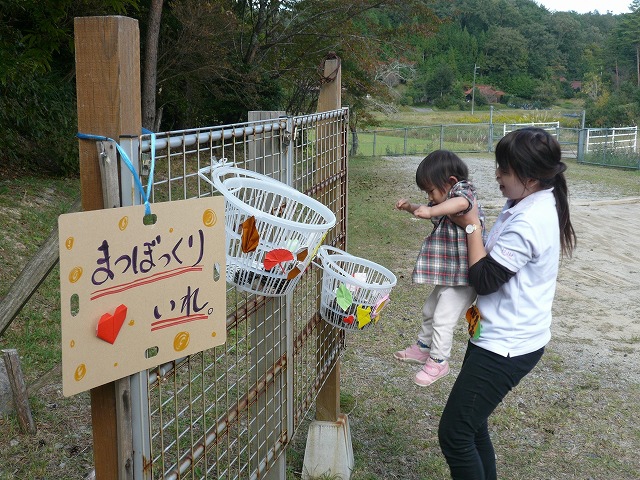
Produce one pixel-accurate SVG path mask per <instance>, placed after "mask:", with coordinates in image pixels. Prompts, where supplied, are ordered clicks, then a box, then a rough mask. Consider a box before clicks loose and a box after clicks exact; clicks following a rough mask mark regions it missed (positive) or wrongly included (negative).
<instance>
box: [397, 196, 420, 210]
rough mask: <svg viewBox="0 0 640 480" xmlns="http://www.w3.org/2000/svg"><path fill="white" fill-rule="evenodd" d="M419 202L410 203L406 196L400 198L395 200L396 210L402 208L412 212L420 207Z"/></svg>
mask: <svg viewBox="0 0 640 480" xmlns="http://www.w3.org/2000/svg"><path fill="white" fill-rule="evenodd" d="M421 206H422V205H420V204H419V203H411V202H410V201H409V200H407V199H406V198H401V199H400V200H398V201H397V202H396V210H404V211H405V212H409V213H414V212H415V211H416V209H418V208H419V207H421Z"/></svg>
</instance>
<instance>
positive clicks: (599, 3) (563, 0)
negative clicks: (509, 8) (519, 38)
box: [536, 0, 631, 14]
mask: <svg viewBox="0 0 640 480" xmlns="http://www.w3.org/2000/svg"><path fill="white" fill-rule="evenodd" d="M536 2H537V3H538V5H543V6H544V7H546V9H547V10H551V11H554V10H555V11H558V12H567V11H569V10H573V11H575V12H578V13H587V12H593V11H595V10H597V11H598V12H599V13H602V14H604V13H607V12H608V11H611V13H613V14H618V13H629V4H631V0H536Z"/></svg>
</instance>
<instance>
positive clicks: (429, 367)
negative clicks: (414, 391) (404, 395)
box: [414, 357, 449, 387]
mask: <svg viewBox="0 0 640 480" xmlns="http://www.w3.org/2000/svg"><path fill="white" fill-rule="evenodd" d="M447 373H449V362H447V361H446V360H445V361H444V362H440V363H438V362H436V361H435V360H434V359H433V358H431V357H429V358H428V359H427V362H426V363H425V364H424V367H422V369H420V371H419V372H418V373H416V378H415V380H414V381H415V382H416V385H419V386H421V387H428V386H429V385H431V384H432V383H433V382H435V381H436V380H438V379H439V378H442V377H444V376H445V375H446V374H447Z"/></svg>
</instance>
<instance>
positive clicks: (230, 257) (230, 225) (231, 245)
mask: <svg viewBox="0 0 640 480" xmlns="http://www.w3.org/2000/svg"><path fill="white" fill-rule="evenodd" d="M198 175H199V176H200V177H201V178H202V179H204V180H205V181H207V182H208V183H210V184H211V185H213V186H214V187H215V188H216V190H218V191H219V192H220V193H221V194H222V195H223V196H224V198H225V233H226V235H225V237H226V238H225V241H226V252H227V258H226V260H227V271H226V278H227V281H228V282H230V283H233V284H235V285H236V286H237V287H238V288H240V289H241V290H245V291H247V292H251V293H255V294H258V295H265V296H271V297H276V296H283V295H286V294H287V293H290V292H291V291H293V289H294V288H295V286H296V285H297V283H298V281H299V280H300V276H301V274H302V273H303V272H304V271H305V269H306V268H307V266H308V265H309V263H310V262H311V260H312V259H313V256H314V255H315V253H316V251H317V249H318V247H319V246H320V244H321V243H322V241H323V240H324V237H325V235H326V234H327V232H328V231H329V229H331V228H332V227H333V226H334V225H335V223H336V217H335V215H334V213H333V212H332V211H331V210H330V209H329V208H327V207H326V206H324V205H323V204H322V203H320V202H318V201H317V200H315V199H313V198H311V197H309V196H308V195H305V194H303V193H301V192H299V191H298V190H296V189H295V188H292V187H290V186H288V185H286V184H284V183H282V182H279V181H277V180H274V179H273V178H270V177H267V176H266V175H262V174H259V173H256V172H252V171H250V170H244V169H241V168H237V167H234V166H231V165H227V164H225V163H219V164H216V165H213V166H210V167H205V168H202V169H200V170H199V171H198Z"/></svg>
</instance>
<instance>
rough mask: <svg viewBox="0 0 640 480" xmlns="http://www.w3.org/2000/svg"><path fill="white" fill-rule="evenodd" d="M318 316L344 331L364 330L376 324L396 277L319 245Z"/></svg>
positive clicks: (367, 263)
mask: <svg viewBox="0 0 640 480" xmlns="http://www.w3.org/2000/svg"><path fill="white" fill-rule="evenodd" d="M317 258H318V260H320V262H321V267H322V270H323V274H322V296H321V300H320V316H321V317H322V318H323V319H324V320H325V321H326V322H328V323H330V324H331V325H334V326H336V327H339V328H342V329H344V330H351V331H353V330H355V331H357V330H364V329H368V328H370V327H371V326H373V325H375V324H376V323H377V322H378V320H380V312H381V311H382V309H383V308H384V307H385V306H386V305H387V303H388V302H389V294H390V293H391V289H392V288H393V287H394V286H395V285H396V282H397V280H396V276H395V275H394V274H393V273H392V272H391V271H390V270H388V269H386V268H385V267H383V266H381V265H378V264H377V263H375V262H372V261H370V260H367V259H364V258H360V257H356V256H354V255H351V254H349V253H347V252H345V251H343V250H340V249H338V248H334V247H330V246H327V245H322V246H321V247H320V248H319V249H318V256H317Z"/></svg>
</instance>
